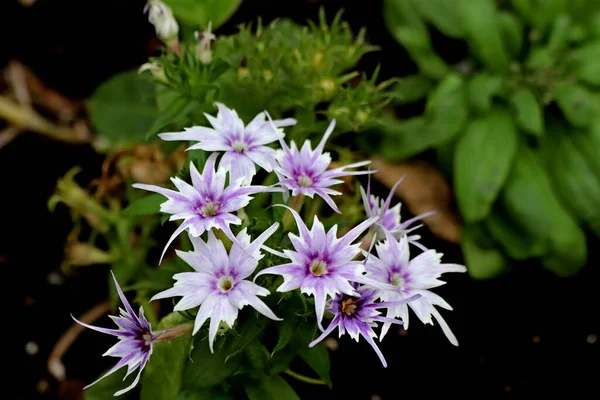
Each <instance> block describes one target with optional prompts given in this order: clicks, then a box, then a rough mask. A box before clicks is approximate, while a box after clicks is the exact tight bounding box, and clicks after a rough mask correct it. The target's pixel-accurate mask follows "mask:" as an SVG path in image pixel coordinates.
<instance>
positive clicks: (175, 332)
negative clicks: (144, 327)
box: [154, 322, 194, 343]
mask: <svg viewBox="0 0 600 400" xmlns="http://www.w3.org/2000/svg"><path fill="white" fill-rule="evenodd" d="M192 329H194V324H193V323H192V322H188V323H187V324H183V325H179V326H176V327H174V328H169V329H165V330H164V331H158V332H156V333H155V334H156V335H158V338H157V339H156V340H155V341H154V342H155V343H158V342H166V341H169V340H173V339H177V338H178V337H181V336H186V335H187V334H189V333H191V332H192Z"/></svg>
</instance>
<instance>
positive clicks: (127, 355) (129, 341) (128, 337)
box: [71, 271, 160, 396]
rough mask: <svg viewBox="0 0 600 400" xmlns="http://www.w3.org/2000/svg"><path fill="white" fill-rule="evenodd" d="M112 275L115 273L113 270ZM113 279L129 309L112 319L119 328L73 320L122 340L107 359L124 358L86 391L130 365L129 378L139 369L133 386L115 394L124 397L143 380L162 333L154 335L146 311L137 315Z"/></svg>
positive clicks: (109, 352)
mask: <svg viewBox="0 0 600 400" xmlns="http://www.w3.org/2000/svg"><path fill="white" fill-rule="evenodd" d="M111 273H112V271H111ZM113 279H114V281H115V287H116V288H117V293H118V294H119V297H120V298H121V301H122V302H123V305H124V306H125V309H124V310H123V309H121V308H120V309H119V311H120V315H119V316H112V315H111V316H110V318H111V319H112V320H113V321H114V322H115V324H117V327H118V329H107V328H100V327H97V326H93V325H88V324H86V323H84V322H81V321H79V320H78V319H76V318H75V317H73V316H72V315H71V317H72V318H73V319H74V320H75V322H77V323H78V324H80V325H83V326H85V327H86V328H90V329H93V330H95V331H98V332H102V333H106V334H108V335H113V336H116V337H117V338H118V339H119V342H118V343H117V344H115V345H114V346H113V347H111V348H110V349H108V351H107V352H106V353H104V354H103V355H104V356H110V357H121V359H120V360H119V362H117V364H116V365H115V366H114V367H112V368H111V369H110V370H109V371H108V372H107V373H106V374H104V375H102V377H100V378H99V379H98V380H96V381H95V382H94V383H91V384H89V385H87V386H86V387H85V388H84V389H87V388H89V387H90V386H92V385H94V384H95V383H97V382H98V381H100V380H101V379H103V378H106V377H107V376H108V375H110V374H112V373H113V372H115V371H117V370H118V369H120V368H122V367H124V366H127V374H126V375H125V377H128V376H129V375H130V374H131V373H132V372H133V371H135V370H136V369H139V372H138V374H137V376H136V377H135V380H134V381H133V383H132V384H131V385H129V386H128V387H127V388H125V389H122V390H119V391H118V392H116V393H115V396H120V395H122V394H123V393H125V392H128V391H129V390H131V389H133V387H134V386H135V385H137V383H138V382H139V380H140V375H141V374H142V370H143V369H144V367H145V366H146V363H147V362H148V360H149V359H150V356H151V355H152V350H153V347H154V346H153V342H154V341H155V340H156V339H158V337H159V336H160V332H158V333H152V327H151V326H150V323H149V322H148V321H147V320H146V318H145V317H144V309H143V308H142V307H140V311H139V315H136V313H135V311H134V310H133V308H131V305H130V304H129V302H128V301H127V298H126V297H125V295H124V294H123V291H122V290H121V287H120V286H119V283H118V282H117V278H115V275H114V274H113Z"/></svg>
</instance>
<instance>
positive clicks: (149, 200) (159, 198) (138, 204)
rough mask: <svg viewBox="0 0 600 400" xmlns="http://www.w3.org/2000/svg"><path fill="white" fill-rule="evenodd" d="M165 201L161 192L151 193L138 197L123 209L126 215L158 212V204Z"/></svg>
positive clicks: (132, 215)
mask: <svg viewBox="0 0 600 400" xmlns="http://www.w3.org/2000/svg"><path fill="white" fill-rule="evenodd" d="M165 201H166V199H165V196H163V195H162V194H151V195H150V196H146V197H143V198H141V199H138V200H136V201H134V202H133V203H131V204H130V205H128V206H127V208H126V209H124V210H123V215H124V216H126V217H134V216H138V215H152V214H158V213H160V205H161V204H162V203H164V202H165Z"/></svg>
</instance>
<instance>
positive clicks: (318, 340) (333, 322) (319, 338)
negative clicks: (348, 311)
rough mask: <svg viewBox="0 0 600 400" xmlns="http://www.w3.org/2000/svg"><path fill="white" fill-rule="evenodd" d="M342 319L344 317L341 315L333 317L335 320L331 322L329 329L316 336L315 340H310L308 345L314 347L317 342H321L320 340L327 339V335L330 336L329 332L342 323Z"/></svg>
mask: <svg viewBox="0 0 600 400" xmlns="http://www.w3.org/2000/svg"><path fill="white" fill-rule="evenodd" d="M341 319H342V318H341V317H340V316H339V315H336V316H335V317H334V318H333V320H332V321H331V322H330V323H329V326H328V327H327V329H325V330H324V331H323V333H321V335H320V336H319V337H318V338H316V339H315V340H313V341H312V342H310V343H309V344H308V347H314V346H315V345H316V344H317V343H319V342H320V341H322V340H323V339H325V338H326V337H327V336H329V334H330V333H331V332H332V331H333V330H334V329H335V328H336V327H337V326H338V325H339V324H340V321H341Z"/></svg>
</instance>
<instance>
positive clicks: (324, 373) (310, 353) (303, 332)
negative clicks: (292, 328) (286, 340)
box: [297, 323, 331, 387]
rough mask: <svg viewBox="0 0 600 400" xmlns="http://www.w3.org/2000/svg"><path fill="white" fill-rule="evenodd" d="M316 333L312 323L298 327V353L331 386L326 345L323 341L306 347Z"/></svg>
mask: <svg viewBox="0 0 600 400" xmlns="http://www.w3.org/2000/svg"><path fill="white" fill-rule="evenodd" d="M316 333H317V331H316V329H315V326H314V325H312V324H308V323H304V324H302V325H300V327H298V331H297V335H298V344H299V346H298V355H299V356H300V358H302V359H303V360H304V362H306V363H307V364H308V366H309V367H311V368H312V369H313V371H315V372H316V373H317V375H319V377H320V378H321V379H323V381H325V383H327V385H329V386H330V387H331V378H330V376H329V370H330V368H331V364H330V361H329V351H328V350H327V346H325V343H323V342H320V343H318V344H316V345H315V346H314V347H308V344H309V343H310V342H311V341H312V340H313V339H314V337H316V336H315V334H316Z"/></svg>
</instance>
